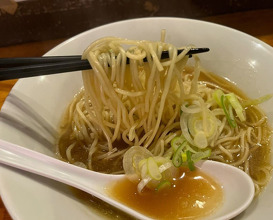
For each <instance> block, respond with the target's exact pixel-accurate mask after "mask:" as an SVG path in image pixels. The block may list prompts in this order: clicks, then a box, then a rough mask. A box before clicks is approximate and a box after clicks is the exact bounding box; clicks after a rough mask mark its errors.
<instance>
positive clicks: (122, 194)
mask: <svg viewBox="0 0 273 220" xmlns="http://www.w3.org/2000/svg"><path fill="white" fill-rule="evenodd" d="M179 176H180V177H179V178H176V179H174V182H173V185H172V186H171V187H170V188H167V189H163V190H161V191H154V190H149V189H147V190H145V191H144V192H143V193H142V194H139V193H138V192H137V187H136V184H134V183H132V182H130V181H129V180H127V179H124V180H122V181H119V182H116V183H115V184H114V185H113V186H112V187H110V188H109V193H110V195H111V196H113V197H114V198H116V199H117V200H119V201H120V202H122V203H124V204H126V205H127V206H129V207H131V208H133V209H135V210H137V211H139V212H141V213H143V214H145V215H147V216H150V217H151V218H154V219H197V218H200V217H204V216H207V215H209V214H211V213H213V212H214V211H215V210H216V209H217V208H219V206H220V205H221V204H222V200H223V196H224V195H223V190H222V187H221V185H219V184H218V183H217V182H215V181H214V180H213V179H212V178H211V177H209V176H208V175H206V174H205V173H203V172H201V171H200V170H198V169H196V170H195V171H189V170H188V169H187V168H181V174H180V175H179Z"/></svg>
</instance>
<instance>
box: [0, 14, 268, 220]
mask: <svg viewBox="0 0 273 220" xmlns="http://www.w3.org/2000/svg"><path fill="white" fill-rule="evenodd" d="M161 29H166V30H167V38H166V41H168V42H170V43H173V44H175V45H176V46H181V45H187V44H194V45H196V46H197V47H209V48H210V49H211V51H210V52H209V53H206V54H202V55H200V58H201V63H202V66H203V67H205V68H206V69H208V70H210V71H213V72H214V73H216V74H218V75H221V76H223V77H226V78H227V79H229V80H231V81H232V82H235V83H236V84H237V86H238V87H240V88H241V89H242V90H243V91H245V93H246V94H247V95H248V96H249V97H253V98H255V97H259V96H261V95H263V94H268V93H273V87H272V85H271V82H272V81H273V75H272V73H271V72H272V69H273V48H272V47H270V46H268V45H267V44H265V43H263V42H261V41H259V40H258V39H255V38H253V37H251V36H249V35H246V34H244V33H241V32H239V31H236V30H233V29H230V28H227V27H223V26H219V25H216V24H212V23H206V22H201V21H196V20H189V19H181V18H144V19H135V20H127V21H123V22H117V23H113V24H109V25H105V26H102V27H98V28H95V29H92V30H90V31H87V32H84V33H82V34H80V35H77V36H75V37H73V38H71V39H70V40H68V41H66V42H64V43H62V44H61V45H59V46H57V47H56V48H54V49H53V50H51V51H50V52H48V53H47V55H74V54H81V53H82V52H83V50H84V49H85V48H86V47H87V45H88V44H89V43H90V42H92V41H94V40H96V39H98V38H101V37H104V36H118V37H125V38H130V39H148V40H158V39H159V38H160V30H161ZM81 86H82V81H81V74H80V72H73V73H66V74H58V75H52V76H41V77H34V78H29V79H23V80H19V81H18V83H16V85H15V86H14V88H13V89H12V91H11V93H10V95H9V97H8V98H7V100H6V102H5V103H4V105H3V107H2V110H1V117H0V138H1V139H3V140H7V141H10V142H12V143H15V144H19V145H22V146H24V147H27V148H30V149H33V150H36V151H38V152H41V153H44V154H47V155H50V156H54V151H53V149H54V146H53V145H54V141H55V138H54V134H55V132H56V130H57V125H58V123H59V120H60V118H61V115H62V113H63V111H64V110H65V108H66V106H67V105H68V103H69V101H70V100H71V99H72V97H73V95H74V94H75V93H76V92H77V91H78V90H79V89H80V87H81ZM262 107H263V109H264V110H265V112H266V114H267V116H268V119H269V122H270V125H271V126H272V124H273V111H272V110H273V101H272V100H271V101H268V102H267V103H265V104H263V105H262ZM0 193H1V196H2V199H3V201H4V203H5V205H6V207H7V209H8V210H9V212H10V214H11V216H12V217H13V218H14V219H20V220H32V219H33V220H34V219H35V220H36V219H40V220H48V219H67V220H70V219H71V220H72V219H81V220H84V219H99V218H102V217H103V216H102V215H101V214H100V213H98V212H97V211H96V210H95V209H93V208H91V207H88V206H86V205H85V204H83V203H81V202H80V201H79V200H78V199H77V198H76V197H75V196H74V195H73V194H72V193H71V191H70V190H69V188H68V187H67V186H66V185H64V184H60V183H57V182H55V181H51V180H48V179H45V178H42V177H38V176H36V175H34V174H28V173H25V172H23V171H18V170H15V169H12V168H8V167H6V166H2V165H1V166H0ZM238 196H240V195H238ZM272 202H273V183H272V182H270V183H269V185H268V186H267V188H266V189H265V191H264V192H263V193H262V194H261V195H260V196H259V198H258V199H256V200H255V201H253V203H252V204H251V206H250V207H249V208H248V209H247V210H246V211H245V212H244V213H243V214H241V215H240V216H238V217H237V218H236V219H248V220H252V219H253V220H254V219H259V218H261V216H262V217H263V218H264V219H270V218H271V216H272V215H273V209H272Z"/></svg>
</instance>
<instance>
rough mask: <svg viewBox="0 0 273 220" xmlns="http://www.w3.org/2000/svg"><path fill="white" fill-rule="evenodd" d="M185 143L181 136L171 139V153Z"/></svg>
mask: <svg viewBox="0 0 273 220" xmlns="http://www.w3.org/2000/svg"><path fill="white" fill-rule="evenodd" d="M185 141H186V140H185V138H183V137H182V136H180V137H175V138H173V139H172V141H171V146H172V149H173V151H176V150H177V148H178V147H180V146H181V145H182V144H183V143H184V142H185Z"/></svg>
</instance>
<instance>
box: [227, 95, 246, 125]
mask: <svg viewBox="0 0 273 220" xmlns="http://www.w3.org/2000/svg"><path fill="white" fill-rule="evenodd" d="M226 97H227V99H228V101H229V103H230V104H231V106H232V107H233V108H234V110H235V112H236V114H237V116H238V118H239V119H240V121H245V120H246V117H245V115H244V109H243V107H242V105H241V104H240V102H239V100H238V99H237V97H236V95H235V94H234V93H229V94H227V95H226Z"/></svg>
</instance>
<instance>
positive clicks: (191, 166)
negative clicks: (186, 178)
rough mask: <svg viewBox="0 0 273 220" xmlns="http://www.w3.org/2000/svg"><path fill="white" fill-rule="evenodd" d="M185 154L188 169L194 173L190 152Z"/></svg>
mask: <svg viewBox="0 0 273 220" xmlns="http://www.w3.org/2000/svg"><path fill="white" fill-rule="evenodd" d="M186 154H187V163H188V167H189V169H190V170H191V171H194V169H195V166H194V162H193V161H192V159H191V152H190V151H188V150H187V151H186Z"/></svg>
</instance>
